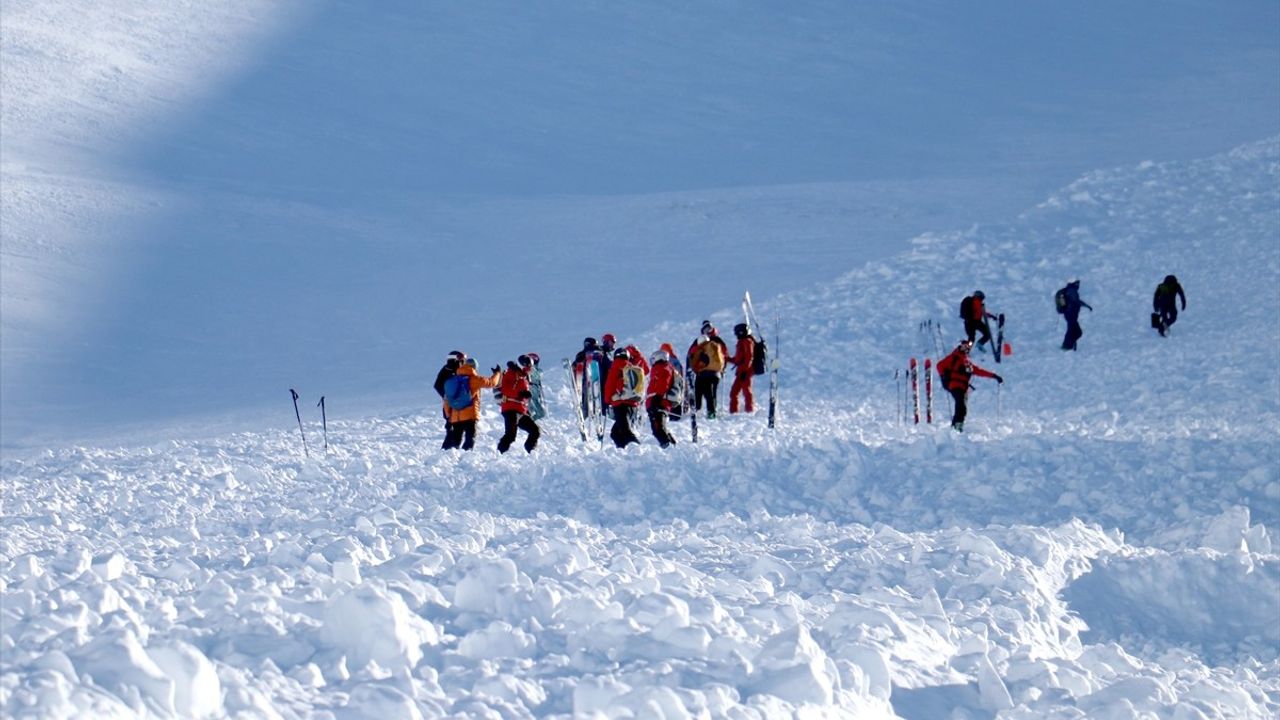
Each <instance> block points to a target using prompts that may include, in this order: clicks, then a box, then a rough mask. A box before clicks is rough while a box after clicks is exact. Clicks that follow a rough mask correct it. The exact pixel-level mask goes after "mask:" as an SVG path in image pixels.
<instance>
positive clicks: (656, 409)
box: [644, 350, 683, 448]
mask: <svg viewBox="0 0 1280 720" xmlns="http://www.w3.org/2000/svg"><path fill="white" fill-rule="evenodd" d="M649 362H650V363H651V364H650V372H649V384H648V385H646V386H645V391H644V394H645V408H646V410H647V411H648V415H649V429H650V430H651V431H653V437H654V439H655V440H657V441H658V445H659V446H661V447H664V448H665V447H668V446H670V445H671V444H673V443H674V442H675V441H676V439H675V437H673V436H672V435H671V431H670V430H669V429H668V428H667V417H668V416H669V415H670V414H671V411H672V407H673V403H675V402H681V401H683V398H675V399H673V398H671V397H669V396H670V395H671V394H672V392H673V389H672V388H673V387H674V386H675V385H676V381H677V380H678V379H679V375H678V374H677V371H676V369H675V367H673V366H672V364H671V356H670V355H669V354H667V352H666V351H665V350H657V351H655V352H654V353H653V355H651V356H649ZM677 394H682V393H677Z"/></svg>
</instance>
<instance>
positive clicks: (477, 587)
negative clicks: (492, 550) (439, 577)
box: [453, 558, 517, 613]
mask: <svg viewBox="0 0 1280 720" xmlns="http://www.w3.org/2000/svg"><path fill="white" fill-rule="evenodd" d="M516 578H517V571H516V564H515V563H514V562H512V561H511V560H509V559H507V558H500V559H498V560H493V561H489V562H484V563H481V564H479V565H478V566H477V567H475V568H472V569H471V571H470V572H468V573H467V575H466V576H465V577H463V578H462V580H460V581H458V585H457V588H456V589H455V590H454V596H453V604H454V607H456V608H457V609H458V610H465V611H471V612H477V613H492V612H495V611H496V609H497V608H496V604H497V599H498V598H499V597H500V596H501V595H502V594H503V591H504V590H510V589H513V588H515V587H516Z"/></svg>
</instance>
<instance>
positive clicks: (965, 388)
mask: <svg viewBox="0 0 1280 720" xmlns="http://www.w3.org/2000/svg"><path fill="white" fill-rule="evenodd" d="M972 348H973V341H971V340H969V339H968V338H965V339H964V340H961V341H960V344H959V345H956V349H955V350H952V351H951V354H950V355H948V356H946V357H944V358H942V359H941V360H939V361H938V375H939V376H940V377H941V378H942V385H943V387H945V388H946V389H947V390H948V391H950V393H951V397H953V398H955V401H956V411H955V414H954V415H953V416H952V417H951V427H953V428H955V430H956V431H957V432H964V417H965V415H967V414H968V411H969V408H968V405H967V402H966V401H967V400H968V397H969V379H970V378H972V377H973V376H974V375H977V376H978V377H989V378H993V379H995V381H996V382H997V383H999V384H1001V385H1003V384H1004V378H1002V377H1000V376H999V375H997V374H995V373H993V372H991V371H990V370H985V369H983V368H980V367H978V366H977V365H974V364H973V361H972V360H970V359H969V351H970V350H971V349H972Z"/></svg>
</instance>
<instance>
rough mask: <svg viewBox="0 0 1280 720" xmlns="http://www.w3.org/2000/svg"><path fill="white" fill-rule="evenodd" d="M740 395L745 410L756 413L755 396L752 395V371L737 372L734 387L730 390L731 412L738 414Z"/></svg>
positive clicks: (734, 377)
mask: <svg viewBox="0 0 1280 720" xmlns="http://www.w3.org/2000/svg"><path fill="white" fill-rule="evenodd" d="M738 395H742V400H743V405H742V407H743V409H744V410H746V411H747V412H755V409H756V406H755V396H754V395H752V394H751V370H750V369H748V370H747V371H745V372H741V371H739V372H737V373H735V374H734V376H733V386H732V387H730V388H729V412H730V413H736V412H738Z"/></svg>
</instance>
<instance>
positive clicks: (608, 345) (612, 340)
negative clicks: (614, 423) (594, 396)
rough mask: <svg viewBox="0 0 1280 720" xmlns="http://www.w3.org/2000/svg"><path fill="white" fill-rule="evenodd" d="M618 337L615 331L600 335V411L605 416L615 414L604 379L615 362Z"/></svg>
mask: <svg viewBox="0 0 1280 720" xmlns="http://www.w3.org/2000/svg"><path fill="white" fill-rule="evenodd" d="M617 345H618V339H617V338H616V337H614V336H613V333H605V334H603V335H601V336H600V360H599V362H600V412H601V413H602V414H603V415H604V416H605V417H612V416H613V406H611V405H610V404H609V396H608V395H606V394H605V392H604V381H605V379H607V378H608V377H609V369H610V366H611V365H612V364H613V353H614V351H615V350H616V349H617Z"/></svg>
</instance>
